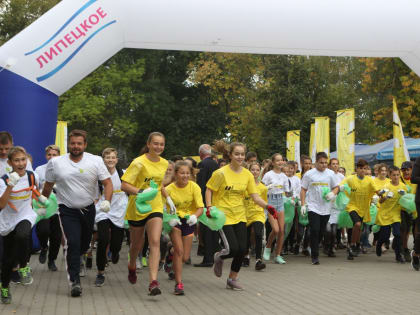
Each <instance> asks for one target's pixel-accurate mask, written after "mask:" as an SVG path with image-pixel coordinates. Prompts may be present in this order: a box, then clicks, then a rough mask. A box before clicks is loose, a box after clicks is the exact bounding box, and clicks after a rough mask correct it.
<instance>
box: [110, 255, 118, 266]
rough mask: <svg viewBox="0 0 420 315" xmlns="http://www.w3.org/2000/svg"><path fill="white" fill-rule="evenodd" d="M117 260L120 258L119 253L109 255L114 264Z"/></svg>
mask: <svg viewBox="0 0 420 315" xmlns="http://www.w3.org/2000/svg"><path fill="white" fill-rule="evenodd" d="M119 260H120V254H119V253H116V254H112V255H111V261H112V263H113V264H114V265H115V264H117V263H118V261H119Z"/></svg>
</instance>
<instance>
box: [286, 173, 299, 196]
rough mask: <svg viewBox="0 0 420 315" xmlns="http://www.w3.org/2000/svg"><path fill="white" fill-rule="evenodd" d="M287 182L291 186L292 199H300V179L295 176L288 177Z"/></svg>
mask: <svg viewBox="0 0 420 315" xmlns="http://www.w3.org/2000/svg"><path fill="white" fill-rule="evenodd" d="M288 180H289V181H290V183H291V186H292V189H291V190H292V192H293V197H294V198H300V188H301V182H300V178H299V177H297V176H292V177H288Z"/></svg>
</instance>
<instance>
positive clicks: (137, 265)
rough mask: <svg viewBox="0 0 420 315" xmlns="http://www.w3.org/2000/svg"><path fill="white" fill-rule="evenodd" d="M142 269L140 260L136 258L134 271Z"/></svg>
mask: <svg viewBox="0 0 420 315" xmlns="http://www.w3.org/2000/svg"><path fill="white" fill-rule="evenodd" d="M141 269H143V265H142V264H141V261H140V258H139V257H137V259H136V270H141Z"/></svg>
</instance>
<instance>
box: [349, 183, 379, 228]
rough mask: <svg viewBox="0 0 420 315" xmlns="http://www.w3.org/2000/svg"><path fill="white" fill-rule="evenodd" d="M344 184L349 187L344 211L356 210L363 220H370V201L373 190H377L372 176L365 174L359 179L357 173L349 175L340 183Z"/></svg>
mask: <svg viewBox="0 0 420 315" xmlns="http://www.w3.org/2000/svg"><path fill="white" fill-rule="evenodd" d="M344 184H347V185H349V187H350V189H351V193H350V196H349V198H350V201H349V203H348V204H347V207H346V211H347V212H351V211H356V212H357V214H358V215H359V216H360V217H362V218H363V222H370V220H371V219H370V212H369V208H370V203H371V201H372V197H373V195H374V194H375V192H376V191H378V190H379V189H378V188H377V187H376V185H375V182H374V180H373V178H372V177H370V176H365V177H364V178H363V179H360V178H359V177H357V175H350V176H349V177H346V178H345V179H344V180H343V182H342V185H344Z"/></svg>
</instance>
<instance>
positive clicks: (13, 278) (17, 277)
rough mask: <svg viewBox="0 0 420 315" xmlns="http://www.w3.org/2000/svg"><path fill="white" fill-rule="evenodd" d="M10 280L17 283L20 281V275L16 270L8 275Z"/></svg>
mask: <svg viewBox="0 0 420 315" xmlns="http://www.w3.org/2000/svg"><path fill="white" fill-rule="evenodd" d="M10 281H12V282H13V283H16V284H19V283H21V281H22V278H21V277H20V274H19V272H18V271H17V270H13V271H12V275H11V277H10Z"/></svg>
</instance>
